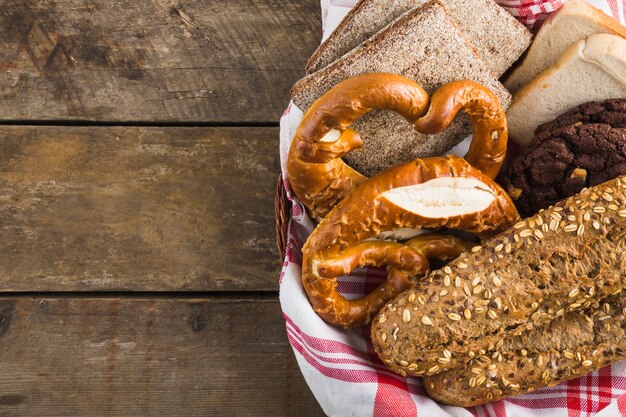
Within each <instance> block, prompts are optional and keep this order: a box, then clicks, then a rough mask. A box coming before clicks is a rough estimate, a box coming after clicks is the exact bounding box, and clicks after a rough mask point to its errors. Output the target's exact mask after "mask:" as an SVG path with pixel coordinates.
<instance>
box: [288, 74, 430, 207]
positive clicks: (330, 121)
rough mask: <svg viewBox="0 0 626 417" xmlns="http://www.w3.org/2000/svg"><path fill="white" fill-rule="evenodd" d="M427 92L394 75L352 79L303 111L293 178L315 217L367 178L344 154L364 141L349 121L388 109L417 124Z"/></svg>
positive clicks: (290, 163)
mask: <svg viewBox="0 0 626 417" xmlns="http://www.w3.org/2000/svg"><path fill="white" fill-rule="evenodd" d="M427 106H428V94H427V93H426V91H424V89H423V88H422V87H420V86H419V84H417V83H415V82H414V81H411V80H409V79H408V78H405V77H402V76H400V75H395V74H365V75H361V76H358V77H353V78H348V79H347V80H345V81H343V82H341V83H339V84H337V85H336V86H334V87H333V88H331V89H330V90H329V91H328V92H326V93H325V94H324V95H323V96H321V97H320V98H319V99H318V100H316V101H315V102H314V103H313V104H312V105H311V107H310V108H309V109H308V110H307V112H306V113H305V114H304V116H303V118H302V121H301V122H300V125H299V126H298V129H297V130H296V134H295V136H294V139H293V142H292V143H291V148H290V150H289V157H288V160H287V164H288V165H287V172H288V178H289V183H290V184H291V188H292V189H293V191H294V193H295V194H296V196H297V197H298V199H300V201H301V202H302V203H303V204H304V205H305V206H306V207H308V208H309V210H310V211H311V214H313V215H314V216H316V217H324V216H325V215H326V214H327V213H328V212H329V211H330V210H331V209H332V208H333V207H334V206H335V205H336V204H337V203H338V202H339V201H341V200H342V199H343V198H344V197H345V196H346V195H347V194H348V193H349V192H350V190H352V189H353V188H354V187H355V186H357V185H359V184H360V183H362V182H363V181H365V180H366V179H367V178H366V177H365V176H363V175H361V174H359V173H358V172H357V171H355V170H354V169H352V168H350V167H349V166H348V165H346V163H345V162H343V160H342V159H341V157H342V156H344V155H346V154H347V153H349V152H350V151H352V150H354V149H357V148H360V147H361V146H363V142H362V141H361V138H360V136H359V134H358V133H357V132H356V131H355V130H354V129H351V128H350V127H349V126H350V125H351V124H352V123H354V122H355V121H356V120H357V119H358V118H360V117H361V116H363V115H364V114H366V113H368V112H369V111H371V110H373V109H388V110H393V111H395V112H396V113H398V114H400V115H402V116H403V117H404V118H405V119H406V120H407V121H408V122H409V123H411V124H413V123H414V122H415V121H416V120H417V119H418V118H419V117H420V116H421V115H423V114H424V113H425V112H426V109H427Z"/></svg>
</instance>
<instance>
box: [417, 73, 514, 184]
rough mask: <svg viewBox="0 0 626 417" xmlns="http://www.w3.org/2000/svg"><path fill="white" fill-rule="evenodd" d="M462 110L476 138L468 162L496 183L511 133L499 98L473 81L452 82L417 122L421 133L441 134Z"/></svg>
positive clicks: (442, 88) (436, 93)
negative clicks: (470, 123) (467, 117)
mask: <svg viewBox="0 0 626 417" xmlns="http://www.w3.org/2000/svg"><path fill="white" fill-rule="evenodd" d="M459 110H463V112H464V113H465V114H467V115H468V116H469V118H470V120H471V121H472V128H473V133H472V135H473V137H472V142H471V144H470V148H469V150H468V151H467V153H466V154H465V159H466V160H467V162H469V163H470V164H471V165H472V166H473V167H474V168H478V169H479V170H481V171H482V172H483V173H484V174H485V175H487V176H488V177H489V178H491V179H494V178H495V177H496V176H497V175H498V172H500V168H501V167H502V163H503V162H504V157H505V155H506V147H507V146H506V145H507V140H508V137H509V135H508V130H507V125H506V116H505V113H504V110H503V109H502V106H501V105H500V101H499V100H498V98H497V97H496V96H495V95H494V94H493V93H492V92H491V91H490V90H488V89H487V88H485V87H483V86H481V85H479V84H476V83H474V82H472V81H467V80H464V81H453V82H451V83H448V84H445V85H444V86H442V87H441V88H439V89H438V90H437V91H435V92H434V93H433V96H432V98H431V101H430V108H429V110H428V113H427V114H426V115H425V116H424V117H421V118H420V119H418V120H417V121H416V122H415V125H414V127H415V129H416V130H417V131H419V132H421V133H438V132H441V131H442V130H444V129H445V128H446V127H448V126H449V125H450V123H452V121H453V120H454V118H455V116H456V114H457V113H458V112H459Z"/></svg>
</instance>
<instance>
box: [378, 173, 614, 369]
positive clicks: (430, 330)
mask: <svg viewBox="0 0 626 417" xmlns="http://www.w3.org/2000/svg"><path fill="white" fill-rule="evenodd" d="M624 271H626V177H624V176H623V177H619V178H618V179H615V180H612V181H609V182H606V183H604V184H601V185H598V186H596V187H593V188H588V189H586V190H583V191H582V192H581V193H579V194H576V195H574V196H572V197H570V198H568V199H566V200H564V201H561V202H559V203H558V204H557V205H555V206H553V207H551V208H549V209H547V210H545V211H542V212H541V213H538V214H537V215H535V216H533V217H531V218H528V219H526V220H523V221H521V222H519V223H517V224H516V225H515V226H513V227H512V228H510V229H508V230H507V231H505V232H503V233H501V234H499V235H498V236H496V237H494V238H492V239H490V240H488V241H486V242H484V244H483V246H482V247H479V248H475V249H473V250H472V253H469V254H463V255H461V256H460V257H459V258H457V259H456V260H455V261H453V262H451V263H450V264H449V265H448V266H447V267H444V268H443V269H440V270H437V271H435V272H433V273H432V274H431V275H430V276H429V279H428V280H425V281H422V282H419V283H418V284H417V286H416V287H415V288H413V289H410V290H407V291H405V292H404V293H402V294H401V295H399V296H398V297H396V298H395V299H394V300H393V301H392V302H391V303H389V304H388V305H386V306H385V307H384V308H382V309H381V311H380V313H379V315H378V316H377V317H376V318H375V319H374V321H373V324H372V342H373V344H374V348H375V349H376V352H377V354H378V355H379V356H380V358H381V359H382V360H383V361H384V362H385V363H386V364H387V365H388V366H389V367H390V368H391V369H393V370H394V371H396V372H398V373H400V374H403V375H407V374H408V375H417V376H423V375H433V374H437V373H439V372H443V371H445V370H448V369H452V368H455V367H459V366H463V365H465V364H466V363H467V362H468V361H469V360H471V359H472V358H473V357H475V356H476V355H479V354H480V351H481V350H485V351H486V350H492V349H493V348H494V346H495V345H496V344H497V343H498V342H499V341H500V340H501V339H503V338H508V337H514V336H517V335H520V334H522V333H523V332H525V331H528V330H531V329H533V328H535V327H538V326H541V325H543V324H546V323H548V322H550V321H551V320H553V319H555V318H556V317H559V316H561V315H563V314H564V313H567V312H568V311H575V310H579V309H582V308H588V307H589V306H590V305H591V304H592V303H594V302H596V301H599V300H601V299H603V298H606V297H608V296H609V295H610V294H612V293H615V292H616V291H620V290H622V289H623V288H624V286H625V282H624V281H625V280H626V275H624Z"/></svg>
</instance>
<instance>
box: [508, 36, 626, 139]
mask: <svg viewBox="0 0 626 417" xmlns="http://www.w3.org/2000/svg"><path fill="white" fill-rule="evenodd" d="M622 97H626V40H625V39H624V38H622V37H620V36H615V35H608V34H598V35H592V36H590V37H589V38H588V39H586V40H582V41H579V42H576V43H575V44H574V45H572V46H571V47H570V48H568V49H567V50H566V51H565V53H564V54H563V55H562V56H561V57H560V58H559V59H558V61H557V62H556V64H555V65H553V66H552V67H550V68H548V69H547V70H545V71H544V72H542V73H541V74H539V76H537V77H536V78H534V79H533V80H532V81H531V82H530V83H528V84H526V85H525V86H524V87H523V88H522V89H521V90H519V91H518V92H517V93H516V94H515V96H513V104H512V105H511V107H510V108H509V110H508V111H507V113H506V117H507V121H508V125H509V137H510V138H511V139H513V140H515V141H516V142H518V143H520V144H526V143H528V142H529V141H530V140H531V139H532V138H533V135H534V132H535V129H536V128H537V127H538V126H539V125H540V124H542V123H546V122H549V121H551V120H553V119H555V118H556V117H557V116H559V115H561V114H563V113H565V112H566V111H568V110H570V109H572V108H573V107H575V106H578V105H579V104H582V103H585V102H587V101H600V100H605V99H609V98H622Z"/></svg>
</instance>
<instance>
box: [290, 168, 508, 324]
mask: <svg viewBox="0 0 626 417" xmlns="http://www.w3.org/2000/svg"><path fill="white" fill-rule="evenodd" d="M518 218H519V216H518V214H517V211H516V210H515V206H514V205H513V203H512V202H511V200H510V198H509V197H508V195H507V194H506V192H504V191H503V190H502V189H501V188H500V187H499V186H498V185H497V184H496V183H494V182H493V181H492V180H491V179H490V178H489V177H487V176H486V175H484V174H483V173H481V172H480V171H479V170H477V169H475V168H473V167H472V166H470V165H469V164H468V163H467V162H466V161H465V160H464V159H462V158H458V157H454V156H448V157H440V158H427V159H423V160H421V159H417V160H415V161H412V162H408V163H406V164H402V165H399V166H396V167H394V168H390V169H388V170H386V171H383V172H382V173H380V174H378V175H376V176H374V177H372V178H370V179H369V180H368V181H366V182H364V183H363V184H361V185H360V186H358V187H357V188H356V189H355V190H354V191H353V192H352V193H350V195H349V196H348V197H346V198H345V199H344V200H342V201H341V202H340V203H339V204H338V205H337V206H336V207H335V208H334V209H333V210H332V211H331V212H330V213H329V214H328V215H327V216H326V217H325V218H324V219H323V220H322V221H321V222H320V224H319V225H318V226H317V228H316V229H315V230H314V231H313V233H312V234H311V235H310V236H309V239H308V240H307V242H306V243H305V245H304V247H303V248H302V252H303V260H302V283H303V286H304V289H305V291H306V293H307V295H308V297H309V300H310V301H311V304H312V306H313V308H314V309H315V311H316V312H317V313H318V314H319V315H320V316H321V317H322V318H323V319H324V320H326V321H327V322H329V323H331V324H335V325H338V326H342V327H353V326H358V325H363V324H366V323H368V322H369V321H370V319H371V317H372V316H373V315H374V314H375V313H376V312H378V310H379V309H380V308H381V307H382V306H383V305H384V304H385V303H386V302H387V301H389V300H390V299H391V298H392V297H394V296H395V295H397V294H398V293H400V292H401V291H403V290H405V289H407V288H408V287H409V286H410V285H411V283H412V282H413V279H414V276H416V275H422V274H425V273H426V272H427V271H428V269H429V264H428V261H427V259H426V258H427V257H438V258H442V259H446V258H448V257H450V256H455V255H458V252H459V251H461V250H463V249H465V246H464V245H461V244H460V243H459V242H458V241H457V240H456V239H455V238H451V237H444V236H439V237H437V238H433V237H418V238H415V239H413V240H411V241H409V242H407V244H400V243H393V242H380V241H367V240H366V239H369V238H372V237H375V236H378V235H379V234H380V233H381V232H383V231H390V230H396V229H400V228H425V229H428V228H430V229H432V228H439V227H447V228H451V229H459V230H464V231H467V232H471V233H479V234H492V233H496V232H498V231H500V230H503V229H504V228H506V227H508V226H509V225H511V224H513V223H514V222H515V221H517V219H518ZM362 265H377V266H382V265H389V267H388V272H389V276H388V280H387V282H386V283H383V284H381V286H380V287H379V288H377V289H376V290H375V291H374V292H373V293H370V294H368V295H367V296H365V297H364V298H361V299H358V300H347V299H345V298H343V297H342V296H341V295H340V294H339V293H338V292H337V281H336V278H337V277H339V276H342V275H345V274H348V273H349V272H350V271H352V270H353V269H354V268H356V267H358V266H362Z"/></svg>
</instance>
